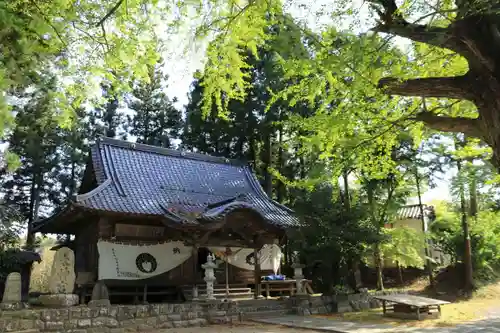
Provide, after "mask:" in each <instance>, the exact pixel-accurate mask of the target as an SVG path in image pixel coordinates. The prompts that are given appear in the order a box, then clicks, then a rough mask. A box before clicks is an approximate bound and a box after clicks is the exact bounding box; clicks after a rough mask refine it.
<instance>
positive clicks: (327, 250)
mask: <svg viewBox="0 0 500 333" xmlns="http://www.w3.org/2000/svg"><path fill="white" fill-rule="evenodd" d="M337 193H338V189H337V188H335V187H333V186H331V185H327V184H324V185H319V186H317V187H316V188H315V189H314V190H313V191H312V192H309V191H303V192H302V191H301V192H300V193H299V194H298V196H297V199H296V201H295V206H294V208H295V209H296V211H297V212H298V213H299V214H300V215H301V216H302V217H303V219H304V220H305V222H306V225H305V226H303V227H302V228H300V229H299V230H298V231H297V233H296V234H294V235H293V237H292V239H293V243H292V244H291V246H292V247H293V249H294V250H297V251H300V255H301V262H303V263H306V264H307V265H308V266H309V267H311V268H312V269H313V274H314V276H315V278H316V282H317V283H318V287H319V289H320V290H322V291H325V292H332V288H333V286H335V285H338V284H342V285H344V284H347V281H345V280H344V279H345V278H346V274H345V273H346V272H347V269H348V267H347V266H348V264H349V263H350V261H351V260H352V259H353V258H358V257H360V256H361V255H362V252H363V249H364V246H363V245H364V244H369V245H371V244H374V243H376V242H378V241H380V237H379V236H378V233H377V230H376V228H375V227H374V226H373V224H372V223H371V221H370V218H369V216H368V214H367V212H366V210H364V209H363V207H362V206H361V205H359V204H358V205H353V207H351V208H350V210H349V212H347V211H346V209H345V206H344V205H343V204H342V203H341V201H340V200H339V198H338V196H337ZM342 273H343V274H342Z"/></svg>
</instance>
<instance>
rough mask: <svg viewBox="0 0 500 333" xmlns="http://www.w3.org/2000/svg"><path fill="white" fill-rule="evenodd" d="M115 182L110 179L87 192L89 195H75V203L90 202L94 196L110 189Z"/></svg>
mask: <svg viewBox="0 0 500 333" xmlns="http://www.w3.org/2000/svg"><path fill="white" fill-rule="evenodd" d="M112 182H113V181H112V180H111V178H108V179H106V180H105V181H104V183H102V184H100V185H99V186H97V187H96V188H95V189H93V190H91V191H89V192H87V193H82V194H77V195H75V202H76V203H80V202H82V201H85V200H88V199H90V198H92V197H93V196H95V195H97V194H99V193H101V192H102V191H103V190H104V189H105V188H106V187H108V186H109V185H110V184H111V183H112Z"/></svg>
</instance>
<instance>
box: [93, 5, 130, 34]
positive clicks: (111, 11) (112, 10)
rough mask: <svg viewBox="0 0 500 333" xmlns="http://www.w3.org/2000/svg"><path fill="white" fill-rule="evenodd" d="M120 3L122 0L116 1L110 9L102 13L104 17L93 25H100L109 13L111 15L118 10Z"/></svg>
mask: <svg viewBox="0 0 500 333" xmlns="http://www.w3.org/2000/svg"><path fill="white" fill-rule="evenodd" d="M122 3H123V0H118V2H117V3H116V4H115V5H114V6H113V8H111V9H110V11H109V12H107V14H106V15H104V17H103V18H102V19H101V20H100V21H99V22H98V23H97V24H96V25H95V26H96V27H97V28H98V27H99V26H100V25H102V24H103V23H104V22H105V21H106V20H107V19H108V18H109V17H110V16H111V15H113V14H114V13H115V12H116V11H117V10H118V8H119V7H120V6H121V4H122Z"/></svg>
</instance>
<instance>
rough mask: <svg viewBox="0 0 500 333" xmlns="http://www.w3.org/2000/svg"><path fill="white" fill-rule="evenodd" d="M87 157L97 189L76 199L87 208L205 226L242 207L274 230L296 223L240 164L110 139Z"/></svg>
mask: <svg viewBox="0 0 500 333" xmlns="http://www.w3.org/2000/svg"><path fill="white" fill-rule="evenodd" d="M91 156H92V163H93V170H94V172H95V176H96V180H97V183H98V185H99V186H98V187H97V188H96V189H94V190H92V191H91V192H89V193H85V194H80V195H78V196H77V198H76V203H77V204H78V205H81V206H84V207H87V208H90V209H96V210H104V211H113V212H120V213H132V214H147V215H161V216H166V217H172V216H171V214H169V212H168V210H169V209H170V208H173V209H175V210H176V211H181V212H182V214H184V213H192V212H197V213H198V215H197V217H198V220H201V221H206V220H212V219H220V218H222V217H223V216H224V215H225V214H227V213H229V212H230V211H232V210H234V209H237V208H242V207H244V208H251V209H254V210H255V211H256V212H258V213H259V214H260V215H262V216H263V217H264V219H265V220H266V221H268V222H270V223H272V224H275V225H279V226H283V227H286V226H293V225H297V224H298V219H297V218H296V217H295V216H294V214H293V211H292V210H290V209H289V208H287V207H285V206H283V205H280V204H279V203H277V202H275V201H273V200H271V199H270V198H269V197H268V196H267V195H266V193H265V192H264V191H263V189H262V187H261V186H260V184H259V182H258V181H257V179H256V178H255V175H253V173H252V171H251V170H250V167H249V166H248V165H246V164H244V163H242V162H240V161H235V160H228V159H225V158H219V157H213V156H208V155H203V154H197V153H188V152H181V151H177V150H171V149H165V148H159V147H153V146H148V145H143V144H136V143H131V142H127V141H120V140H114V139H109V138H103V139H101V140H100V141H99V142H98V143H97V144H96V145H95V146H94V147H92V154H91ZM182 214H181V215H182ZM173 220H175V219H173Z"/></svg>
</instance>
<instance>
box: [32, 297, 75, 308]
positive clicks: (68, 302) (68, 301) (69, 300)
mask: <svg viewBox="0 0 500 333" xmlns="http://www.w3.org/2000/svg"><path fill="white" fill-rule="evenodd" d="M38 299H39V301H40V303H42V305H44V306H47V307H70V306H74V305H77V304H78V301H79V297H78V295H74V294H52V295H40V297H38Z"/></svg>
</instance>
